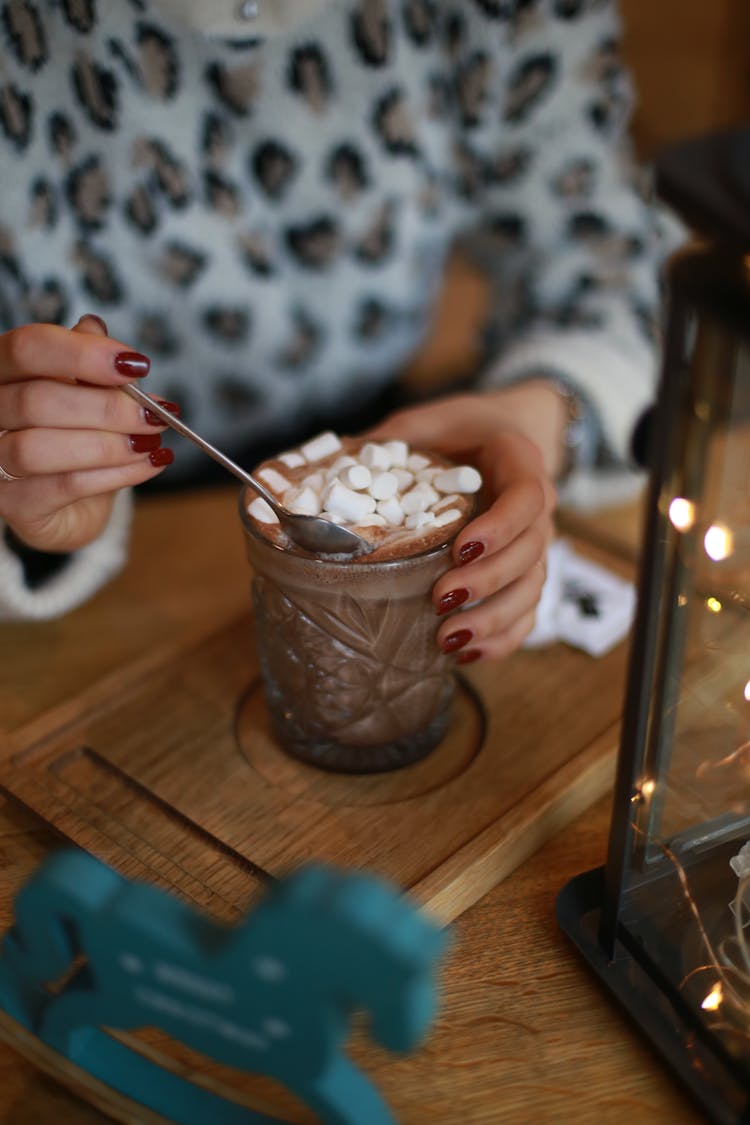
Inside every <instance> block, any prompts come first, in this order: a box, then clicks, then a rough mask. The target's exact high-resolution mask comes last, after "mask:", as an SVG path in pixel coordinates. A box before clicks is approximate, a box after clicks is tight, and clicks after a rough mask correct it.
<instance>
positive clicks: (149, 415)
mask: <svg viewBox="0 0 750 1125" xmlns="http://www.w3.org/2000/svg"><path fill="white" fill-rule="evenodd" d="M154 397H156V396H154ZM156 401H157V402H158V403H159V405H160V406H163V407H164V409H165V410H168V411H169V413H170V414H175V415H176V416H177V417H178V418H179V417H180V414H181V413H182V411H181V410H180V408H179V406H178V405H177V403H176V402H168V401H167V399H165V398H157V399H156ZM143 417H144V418H145V419H146V421H147V422H148V424H149V426H165V425H166V422H162V420H161V418H160V417H159V416H158V414H154V412H153V410H149V409H148V407H147V406H146V407H144V408H143Z"/></svg>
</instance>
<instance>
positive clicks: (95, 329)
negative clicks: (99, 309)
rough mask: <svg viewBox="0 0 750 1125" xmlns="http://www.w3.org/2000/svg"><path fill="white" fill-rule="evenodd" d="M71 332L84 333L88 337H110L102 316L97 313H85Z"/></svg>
mask: <svg viewBox="0 0 750 1125" xmlns="http://www.w3.org/2000/svg"><path fill="white" fill-rule="evenodd" d="M71 332H83V333H84V335H86V336H108V335H109V329H108V328H107V325H106V324H105V322H104V321H103V320H102V318H101V317H100V316H97V315H96V313H84V314H83V316H82V317H81V319H80V320H79V321H78V323H77V324H74V325H73V327H72V328H71Z"/></svg>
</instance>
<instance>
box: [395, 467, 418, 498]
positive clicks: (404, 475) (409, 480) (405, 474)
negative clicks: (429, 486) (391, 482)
mask: <svg viewBox="0 0 750 1125" xmlns="http://www.w3.org/2000/svg"><path fill="white" fill-rule="evenodd" d="M391 472H392V473H393V475H394V477H395V478H396V480H397V481H398V490H399V492H406V490H407V488H411V486H412V485H413V484H414V473H410V472H409V470H408V469H401V468H399V466H398V465H396V466H395V468H393V469H391Z"/></svg>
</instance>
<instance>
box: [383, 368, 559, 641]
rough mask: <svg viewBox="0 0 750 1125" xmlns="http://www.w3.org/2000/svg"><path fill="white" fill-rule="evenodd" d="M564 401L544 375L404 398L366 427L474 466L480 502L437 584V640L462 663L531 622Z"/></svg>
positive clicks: (549, 527)
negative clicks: (440, 618)
mask: <svg viewBox="0 0 750 1125" xmlns="http://www.w3.org/2000/svg"><path fill="white" fill-rule="evenodd" d="M564 428H565V406H564V403H563V402H562V400H561V397H560V395H559V394H558V393H557V391H556V390H555V388H554V385H553V384H552V383H549V382H545V381H544V380H542V379H539V380H535V381H533V382H528V383H523V384H521V385H518V386H514V387H510V388H504V389H500V390H497V391H488V392H477V393H475V394H465V395H454V396H451V397H449V398H444V399H440V400H437V401H435V402H430V403H427V404H425V405H420V406H414V407H409V408H408V409H406V410H401V411H398V412H397V413H395V414H392V415H391V416H390V417H389V418H387V419H386V420H385V421H384V422H383V423H382V424H381V425H379V426H378V427H377V428H376V429H375V430H373V431H372V432H371V434H370V435H368V436H371V437H372V438H373V439H374V440H378V441H385V440H388V439H391V438H401V439H402V440H404V441H408V442H409V444H410V445H411V446H413V447H415V448H422V449H425V450H434V451H435V452H438V453H444V454H445V455H446V456H448V457H450V458H451V459H452V460H454V461H458V462H461V463H463V462H467V461H468V462H471V463H472V464H474V465H476V467H477V468H478V469H479V471H480V472H481V474H482V478H483V481H484V496H485V498H486V506H485V507H484V508H483V509H482V511H481V512H480V513H479V515H477V516H476V517H475V519H473V520H472V521H471V522H470V523H468V524H467V525H466V526H465V527H464V528H462V530H461V532H460V533H459V535H458V536H457V537H456V542H455V543H454V545H453V561H454V563H455V566H454V568H453V569H451V570H449V571H448V572H447V573H446V574H444V575H443V576H442V577H441V578H440V579H439V581H438V582H437V583H436V584H435V587H434V590H433V600H434V603H435V608H436V612H437V613H438V614H440V615H446V614H448V613H450V611H451V610H454V609H458V607H459V606H464V607H466V608H463V609H461V612H460V613H457V614H451V616H450V617H446V620H445V621H444V622H443V623H442V624H441V625H440V628H439V630H438V636H437V640H438V644H439V645H440V647H441V648H442V649H443V651H445V652H455V653H457V654H458V655H457V657H456V659H457V661H458V662H459V663H468V662H469V661H473V660H497V659H501V658H503V657H506V656H508V655H509V654H510V653H511V652H513V651H514V650H515V649H516V648H518V646H519V645H520V644H521V643H522V641H523V640H524V638H525V637H526V636H527V635H528V634H529V633H530V632H531V629H532V628H533V625H534V618H535V612H536V606H537V603H538V601H539V597H540V595H541V592H542V586H543V585H544V578H545V558H546V552H547V545H548V543H549V541H550V539H551V538H552V533H553V524H552V514H553V511H554V506H555V501H556V493H555V488H554V485H553V483H552V482H553V479H554V477H555V475H556V474H557V473H558V472H559V470H560V464H561V460H562V452H563V434H564Z"/></svg>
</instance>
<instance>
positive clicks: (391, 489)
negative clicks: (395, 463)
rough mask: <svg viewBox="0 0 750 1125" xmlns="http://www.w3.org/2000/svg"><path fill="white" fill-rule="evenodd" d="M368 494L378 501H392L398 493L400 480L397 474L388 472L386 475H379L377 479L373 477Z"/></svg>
mask: <svg viewBox="0 0 750 1125" xmlns="http://www.w3.org/2000/svg"><path fill="white" fill-rule="evenodd" d="M368 492H369V493H370V496H374V497H375V499H376V500H390V498H391V497H392V496H395V495H396V493H397V492H398V480H397V478H396V475H395V473H391V472H389V471H388V470H386V471H385V472H384V473H378V475H377V476H376V477H373V479H372V484H371V485H370V487H369V489H368Z"/></svg>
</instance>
